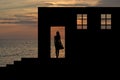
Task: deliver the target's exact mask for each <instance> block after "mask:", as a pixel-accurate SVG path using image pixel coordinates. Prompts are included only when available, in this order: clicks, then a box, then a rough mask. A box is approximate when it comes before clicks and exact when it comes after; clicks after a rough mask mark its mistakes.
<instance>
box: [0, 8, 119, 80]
mask: <svg viewBox="0 0 120 80" xmlns="http://www.w3.org/2000/svg"><path fill="white" fill-rule="evenodd" d="M82 13H84V14H88V29H87V30H78V29H77V27H76V26H77V24H76V19H77V16H76V14H82ZM106 13H107V14H112V29H111V30H101V29H100V26H101V25H100V14H106ZM119 19H120V8H119V7H116V8H112V7H108V8H106V7H102V8H101V7H97V8H93V7H89V8H46V7H39V8H38V35H39V36H38V37H39V38H38V40H39V41H38V45H39V46H38V47H39V51H38V58H37V59H34V58H31V59H22V61H21V62H15V64H14V65H9V66H7V67H6V68H0V75H1V77H3V76H2V75H8V76H9V77H3V78H9V79H12V78H15V79H16V80H17V79H18V77H19V78H22V79H24V77H29V78H31V77H32V75H36V77H37V78H40V79H41V78H42V77H43V76H42V75H49V74H51V73H52V72H53V70H55V71H54V74H56V73H59V72H62V73H63V72H64V71H65V72H67V73H69V71H71V70H73V71H78V72H79V71H80V70H81V69H82V68H80V67H81V66H82V67H86V69H87V68H90V66H94V67H98V66H101V67H104V66H106V65H108V66H109V67H110V66H113V65H115V66H116V63H117V62H118V59H119V58H118V57H119V56H118V54H119V53H120V51H119V45H120V39H119V34H120V31H119V27H120V24H119V23H120V21H119ZM50 26H65V30H66V32H65V34H66V35H65V36H66V38H65V41H66V42H65V43H66V44H65V45H66V46H65V48H66V52H65V53H66V58H65V59H51V58H50ZM117 56H118V57H117ZM46 64H48V65H46ZM51 64H54V65H51ZM57 64H58V65H57ZM61 64H64V65H61ZM65 64H66V65H65ZM68 64H73V65H72V66H73V67H72V68H70V69H68V67H70V66H71V65H68ZM75 64H76V65H75ZM78 65H79V66H78ZM61 69H62V70H61ZM67 73H64V74H67ZM74 73H75V72H74ZM29 74H30V75H29ZM38 74H40V75H38ZM41 74H42V75H41ZM52 76H54V75H52ZM55 76H57V77H59V75H57V74H56V75H55ZM64 76H66V75H62V77H64ZM34 78H35V77H34ZM44 78H46V77H44ZM50 78H51V77H50ZM3 80H5V79H3Z"/></svg>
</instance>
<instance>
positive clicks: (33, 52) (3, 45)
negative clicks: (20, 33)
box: [0, 40, 38, 67]
mask: <svg viewBox="0 0 120 80" xmlns="http://www.w3.org/2000/svg"><path fill="white" fill-rule="evenodd" d="M37 53H38V42H37V40H0V67H2V66H6V64H12V63H13V62H14V61H16V60H21V58H37V57H38V55H37Z"/></svg>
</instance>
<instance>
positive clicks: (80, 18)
mask: <svg viewBox="0 0 120 80" xmlns="http://www.w3.org/2000/svg"><path fill="white" fill-rule="evenodd" d="M77 29H87V14H77Z"/></svg>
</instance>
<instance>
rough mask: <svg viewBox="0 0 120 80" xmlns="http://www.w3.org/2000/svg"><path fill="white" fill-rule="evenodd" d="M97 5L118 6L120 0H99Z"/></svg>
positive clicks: (119, 5)
mask: <svg viewBox="0 0 120 80" xmlns="http://www.w3.org/2000/svg"><path fill="white" fill-rule="evenodd" d="M97 6H100V7H120V0H101V3H100V4H98V5H97Z"/></svg>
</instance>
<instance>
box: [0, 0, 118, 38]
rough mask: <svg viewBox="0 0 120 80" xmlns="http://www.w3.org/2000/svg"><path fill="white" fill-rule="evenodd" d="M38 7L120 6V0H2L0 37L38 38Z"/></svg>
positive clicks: (0, 7)
mask: <svg viewBox="0 0 120 80" xmlns="http://www.w3.org/2000/svg"><path fill="white" fill-rule="evenodd" d="M37 7H120V0H0V39H37V33H38V30H37V29H38V28H37V23H38V22H37V18H38V16H37V15H38V14H37V12H38V11H37Z"/></svg>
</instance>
